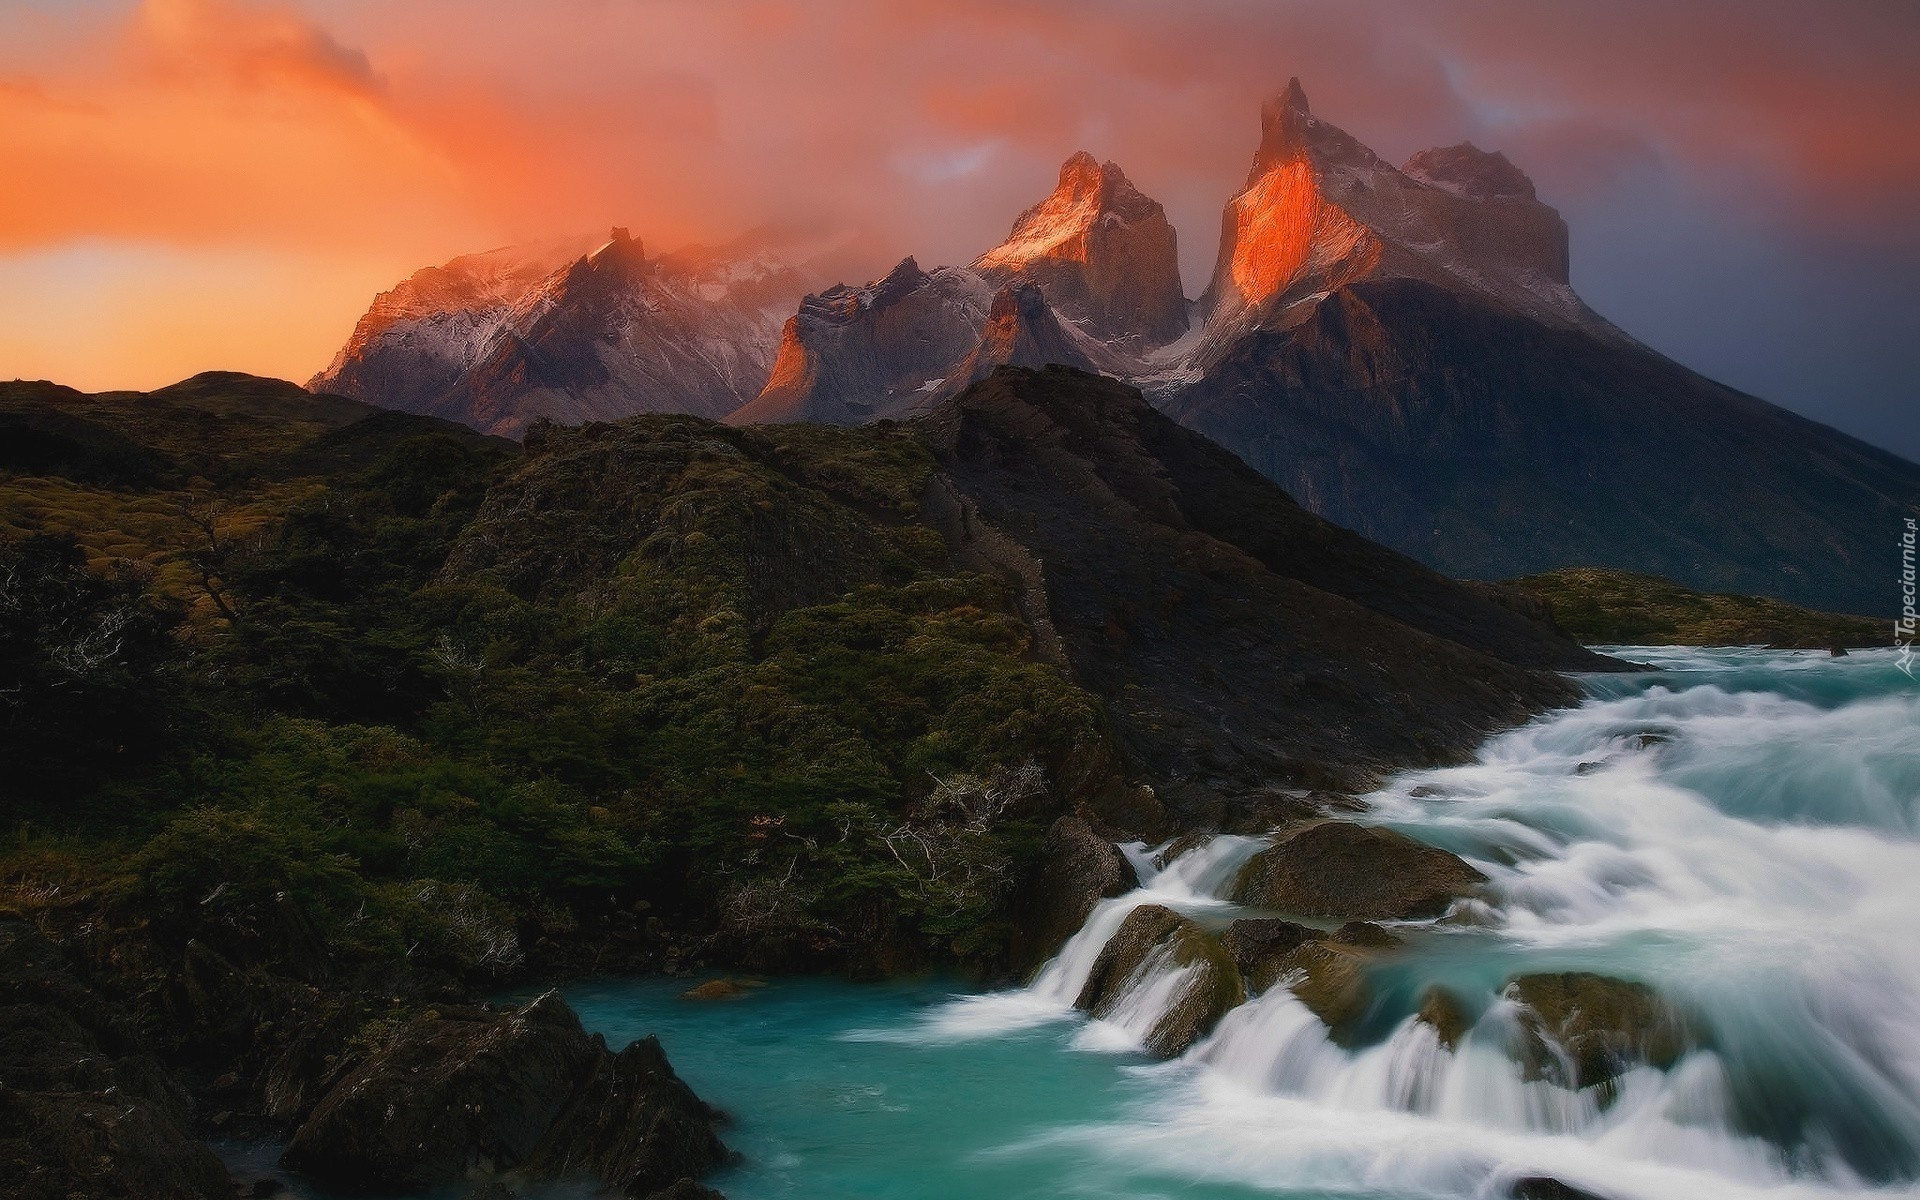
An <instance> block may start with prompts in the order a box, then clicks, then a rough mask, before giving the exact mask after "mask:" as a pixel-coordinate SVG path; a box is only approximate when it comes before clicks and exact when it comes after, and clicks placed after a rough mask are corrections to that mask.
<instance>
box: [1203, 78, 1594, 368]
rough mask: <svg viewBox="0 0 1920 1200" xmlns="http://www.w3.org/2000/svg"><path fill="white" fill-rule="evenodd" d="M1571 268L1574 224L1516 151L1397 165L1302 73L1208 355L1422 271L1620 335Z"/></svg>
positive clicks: (1263, 126) (1264, 155)
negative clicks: (1315, 93)
mask: <svg viewBox="0 0 1920 1200" xmlns="http://www.w3.org/2000/svg"><path fill="white" fill-rule="evenodd" d="M1567 264H1568V248H1567V227H1566V223H1565V222H1564V221H1562V220H1561V219H1560V214H1559V213H1557V212H1555V211H1554V210H1553V209H1552V208H1550V207H1548V206H1547V205H1545V204H1542V203H1540V202H1539V200H1538V198H1537V197H1536V196H1535V194H1534V191H1533V183H1532V181H1531V180H1530V179H1528V178H1527V176H1526V174H1525V173H1524V172H1522V171H1521V170H1520V169H1519V168H1518V167H1515V166H1514V165H1513V164H1512V163H1511V162H1509V161H1508V160H1507V159H1506V157H1505V156H1504V155H1500V154H1496V153H1489V152H1486V151H1482V150H1480V149H1479V148H1478V147H1475V146H1473V145H1472V144H1471V143H1462V144H1460V145H1458V146H1449V147H1442V148H1438V149H1434V150H1428V151H1422V152H1421V153H1420V154H1417V155H1415V156H1414V157H1413V158H1412V159H1411V160H1409V162H1408V164H1407V170H1405V171H1401V170H1396V169H1395V168H1394V167H1393V166H1391V165H1390V164H1388V163H1387V162H1385V161H1384V160H1382V159H1381V158H1380V157H1379V156H1378V155H1376V154H1375V153H1374V152H1373V151H1372V150H1370V149H1368V148H1367V147H1366V146H1365V145H1364V144H1363V143H1362V142H1360V140H1359V139H1357V138H1355V137H1354V136H1352V135H1351V134H1349V133H1347V132H1346V131H1345V130H1343V129H1341V128H1340V127H1338V126H1336V125H1334V124H1332V123H1331V122H1329V121H1326V120H1324V119H1322V118H1320V117H1317V116H1315V115H1313V113H1312V111H1311V110H1310V109H1309V108H1308V107H1307V101H1306V94H1305V92H1304V90H1302V89H1301V88H1300V87H1299V81H1298V80H1293V81H1292V82H1290V83H1289V84H1288V87H1287V90H1286V91H1284V92H1282V93H1281V94H1280V95H1278V96H1275V97H1274V98H1273V99H1271V100H1269V101H1267V102H1266V103H1265V104H1264V105H1263V106H1262V108H1261V121H1260V147H1259V150H1258V151H1257V152H1256V153H1255V155H1254V159H1253V167H1252V170H1250V171H1249V172H1248V175H1247V183H1246V186H1245V187H1244V188H1243V189H1242V191H1241V192H1240V194H1239V195H1237V196H1235V197H1234V198H1233V199H1232V200H1231V201H1229V202H1228V204H1227V207H1226V211H1225V213H1224V214H1223V218H1222V229H1221V241H1220V254H1219V257H1218V259H1217V260H1216V262H1215V266H1214V274H1213V279H1212V282H1211V283H1210V284H1209V285H1208V288H1207V291H1206V294H1205V295H1204V296H1203V297H1202V308H1203V310H1204V311H1205V312H1206V314H1207V319H1208V325H1209V328H1208V333H1207V349H1205V350H1203V351H1202V357H1203V358H1208V359H1210V358H1211V357H1212V356H1213V355H1214V354H1216V353H1217V352H1218V350H1219V349H1220V348H1221V347H1223V346H1224V345H1226V344H1228V343H1230V342H1231V341H1233V340H1234V339H1236V338H1238V337H1239V336H1240V335H1241V334H1243V333H1245V332H1246V331H1248V330H1249V329H1252V328H1259V327H1267V328H1284V327H1286V326H1288V325H1290V324H1292V323H1294V322H1296V321H1298V320H1301V319H1303V318H1304V315H1305V313H1306V312H1307V311H1308V310H1310V309H1311V307H1312V306H1313V305H1316V304H1318V303H1319V302H1320V301H1321V300H1322V299H1323V298H1325V297H1326V296H1328V295H1330V294H1332V293H1333V292H1335V291H1336V290H1338V289H1339V288H1342V287H1345V286H1347V285H1349V284H1352V283H1354V282H1357V281H1359V280H1361V279H1367V278H1379V277H1400V278H1413V279H1420V280H1423V281H1426V282H1428V283H1433V284H1436V285H1439V286H1442V287H1445V288H1448V289H1450V290H1455V291H1464V292H1471V293H1474V294H1476V295H1479V296H1481V297H1482V298H1484V299H1490V300H1493V301H1495V302H1497V303H1499V304H1501V305H1504V306H1506V307H1509V308H1513V309H1516V310H1518V311H1521V312H1524V313H1526V314H1527V315H1529V316H1531V317H1533V318H1535V319H1538V320H1543V321H1547V322H1550V323H1553V324H1558V325H1573V326H1578V327H1581V328H1585V329H1588V330H1590V331H1593V332H1599V333H1606V334H1609V335H1611V334H1613V332H1614V331H1613V330H1612V327H1611V326H1608V325H1607V324H1606V322H1604V321H1602V320H1601V319H1600V318H1599V317H1597V316H1595V315H1594V314H1593V313H1592V312H1591V310H1589V309H1588V308H1587V307H1586V306H1585V305H1584V304H1582V303H1581V302H1580V299H1579V297H1578V296H1576V295H1575V294H1574V293H1573V290H1572V289H1571V288H1570V287H1569V286H1568V275H1567Z"/></svg>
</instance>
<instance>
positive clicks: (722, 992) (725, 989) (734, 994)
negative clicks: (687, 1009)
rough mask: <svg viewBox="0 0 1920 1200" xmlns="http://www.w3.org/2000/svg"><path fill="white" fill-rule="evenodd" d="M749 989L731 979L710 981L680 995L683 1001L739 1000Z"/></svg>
mask: <svg viewBox="0 0 1920 1200" xmlns="http://www.w3.org/2000/svg"><path fill="white" fill-rule="evenodd" d="M746 994H747V989H746V988H744V987H742V986H741V985H740V984H739V983H737V982H735V981H734V980H731V979H709V980H707V981H706V982H705V983H703V984H700V985H699V986H697V987H690V988H688V989H687V990H686V991H684V992H681V993H680V998H681V999H682V1000H738V999H740V998H741V997H743V996H745V995H746Z"/></svg>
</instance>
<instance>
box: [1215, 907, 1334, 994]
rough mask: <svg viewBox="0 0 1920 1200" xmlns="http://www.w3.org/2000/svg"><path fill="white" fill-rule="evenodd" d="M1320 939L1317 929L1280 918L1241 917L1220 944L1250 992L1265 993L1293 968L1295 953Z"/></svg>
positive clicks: (1228, 928) (1221, 939) (1230, 927)
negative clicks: (1291, 964) (1229, 956)
mask: <svg viewBox="0 0 1920 1200" xmlns="http://www.w3.org/2000/svg"><path fill="white" fill-rule="evenodd" d="M1321 936H1322V935H1321V931H1320V930H1318V929H1314V928H1312V927H1310V926H1306V925H1300V924H1296V923H1295V922H1293V921H1282V920H1280V919H1279V918H1278V917H1242V918H1241V919H1240V920H1238V921H1235V922H1234V923H1233V924H1231V925H1229V926H1227V932H1226V933H1225V934H1223V935H1221V938H1220V944H1221V946H1223V947H1224V948H1225V949H1226V952H1227V953H1228V954H1229V955H1231V956H1232V958H1233V964H1234V966H1236V967H1238V968H1239V970H1240V977H1241V978H1242V979H1244V980H1245V981H1246V985H1247V989H1248V990H1249V991H1253V992H1264V991H1266V990H1267V989H1268V988H1270V987H1272V986H1273V985H1274V984H1275V983H1277V982H1279V980H1280V978H1281V976H1283V975H1285V974H1286V973H1287V971H1288V970H1289V969H1290V957H1291V955H1292V954H1293V952H1294V951H1295V950H1298V949H1299V948H1300V947H1302V946H1304V945H1306V944H1307V943H1308V942H1311V941H1315V940H1317V939H1318V938H1320V937H1321Z"/></svg>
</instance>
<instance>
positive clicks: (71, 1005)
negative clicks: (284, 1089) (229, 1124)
mask: <svg viewBox="0 0 1920 1200" xmlns="http://www.w3.org/2000/svg"><path fill="white" fill-rule="evenodd" d="M193 1126H194V1112H193V1106H192V1103H191V1101H190V1100H189V1098H188V1095H187V1092H186V1089H185V1088H184V1087H182V1086H181V1084H180V1083H179V1082H178V1081H177V1080H176V1079H175V1078H174V1077H173V1076H172V1075H171V1074H170V1073H169V1072H168V1071H167V1070H166V1069H165V1068H164V1067H163V1066H162V1065H161V1063H160V1061H159V1059H158V1058H157V1057H156V1055H155V1054H154V1052H153V1050H152V1049H151V1048H150V1047H149V1046H148V1045H147V1044H146V1043H145V1040H144V1039H143V1037H142V1035H141V1032H140V1027H139V1023H138V1021H137V1020H136V1019H135V1018H134V1016H133V1015H132V1014H131V1013H128V1012H126V1011H124V1010H123V1009H121V1008H120V1007H118V1006H117V1005H116V1004H114V1003H113V1002H112V1001H111V1000H109V999H107V998H106V997H103V996H102V995H101V994H100V993H99V992H97V991H96V990H95V989H94V988H93V987H92V986H91V985H90V984H88V983H87V982H86V981H85V980H84V979H83V978H81V977H80V976H79V975H78V974H77V973H76V972H75V970H74V968H73V965H72V964H71V963H70V962H69V961H68V959H67V957H66V955H65V954H64V953H63V952H62V951H61V950H60V949H59V948H58V947H56V946H55V945H54V944H53V943H51V942H49V941H48V940H47V939H46V938H45V937H43V936H42V935H41V934H40V933H39V931H38V930H36V929H35V928H34V927H33V926H31V925H29V924H27V923H26V922H24V921H20V920H16V919H8V918H3V917H0V1192H4V1193H5V1194H6V1195H7V1196H9V1197H17V1198H18V1200H70V1198H71V1197H73V1196H86V1197H88V1198H89V1200H227V1198H228V1197H229V1196H230V1195H231V1194H232V1185H231V1183H230V1182H229V1180H228V1178H227V1172H226V1168H225V1167H223V1166H222V1165H221V1163H220V1160H219V1159H218V1158H216V1157H215V1156H214V1153H213V1151H212V1150H210V1149H208V1148H207V1145H206V1143H205V1142H203V1141H202V1140H200V1138H199V1137H198V1136H197V1135H196V1134H195V1133H194V1131H193Z"/></svg>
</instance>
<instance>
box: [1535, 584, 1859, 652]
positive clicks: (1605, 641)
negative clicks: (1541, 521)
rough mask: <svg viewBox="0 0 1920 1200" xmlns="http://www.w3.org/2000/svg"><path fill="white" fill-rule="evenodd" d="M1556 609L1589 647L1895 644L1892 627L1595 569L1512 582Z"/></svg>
mask: <svg viewBox="0 0 1920 1200" xmlns="http://www.w3.org/2000/svg"><path fill="white" fill-rule="evenodd" d="M1509 582H1510V586H1513V587H1516V588H1520V589H1522V590H1524V591H1528V592H1532V593H1533V594H1534V595H1537V596H1540V597H1542V598H1544V599H1545V600H1547V601H1548V602H1549V603H1550V604H1552V605H1553V615H1554V619H1555V620H1556V621H1557V622H1559V624H1560V627H1561V628H1562V629H1564V630H1566V631H1567V633H1568V634H1570V635H1571V636H1572V637H1574V638H1575V639H1577V640H1579V641H1581V642H1584V643H1586V644H1587V645H1590V646H1775V647H1780V648H1783V649H1818V650H1825V649H1829V648H1831V647H1835V646H1841V647H1852V648H1859V647H1865V646H1885V645H1890V644H1891V642H1892V634H1891V631H1890V629H1889V626H1888V624H1887V622H1885V621H1877V620H1874V619H1873V618H1871V617H1856V616H1850V615H1847V614H1845V613H1828V612H1818V611H1815V610H1814V609H1810V608H1801V607H1799V606H1798V605H1794V604H1788V603H1785V602H1784V601H1780V600H1771V599H1768V598H1766V597H1764V596H1729V595H1718V594H1713V593H1708V592H1695V591H1690V590H1688V589H1687V588H1684V587H1682V586H1680V585H1679V584H1677V583H1674V582H1673V581H1671V580H1667V579H1661V578H1660V577H1658V576H1655V575H1637V574H1634V573H1633V572H1631V571H1611V570H1601V569H1598V568H1591V567H1580V568H1569V569H1566V570H1560V571H1548V572H1546V573H1544V574H1540V575H1528V576H1526V577H1524V578H1521V579H1515V580H1511V581H1509Z"/></svg>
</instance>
